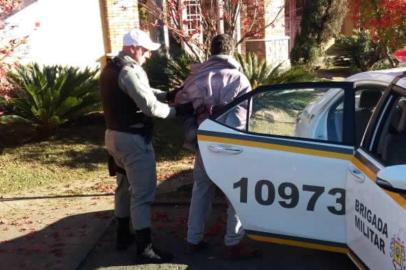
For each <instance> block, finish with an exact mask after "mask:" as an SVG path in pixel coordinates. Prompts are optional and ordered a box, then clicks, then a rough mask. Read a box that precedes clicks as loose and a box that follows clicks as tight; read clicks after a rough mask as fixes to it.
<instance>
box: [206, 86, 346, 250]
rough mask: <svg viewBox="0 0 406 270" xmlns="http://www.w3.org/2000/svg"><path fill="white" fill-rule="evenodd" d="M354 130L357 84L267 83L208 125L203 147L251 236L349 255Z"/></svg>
mask: <svg viewBox="0 0 406 270" xmlns="http://www.w3.org/2000/svg"><path fill="white" fill-rule="evenodd" d="M326 95H329V96H328V98H327V99H326V98H324V99H323V97H326ZM320 100H323V102H324V103H323V104H320ZM314 106H318V107H319V108H318V110H319V111H320V113H319V114H313V113H310V112H314ZM326 108H329V109H328V110H327V111H324V110H325V109H326ZM344 123H345V124H344ZM306 127H308V129H309V130H307V132H304V131H306ZM353 127H354V94H353V85H352V83H347V82H329V83H298V84H286V85H275V86H265V87H260V88H258V89H256V90H254V91H252V92H250V93H248V94H246V95H244V96H242V97H239V98H238V99H236V100H235V101H233V102H232V103H231V104H229V105H228V106H227V107H226V108H225V109H224V111H223V113H220V114H219V115H217V116H214V117H212V118H211V119H207V120H205V121H204V122H203V123H202V124H201V125H200V127H199V131H198V141H199V150H200V152H201V155H202V159H203V163H204V166H205V169H206V171H207V174H208V175H209V177H210V179H211V180H212V181H213V182H214V183H215V184H216V185H217V186H218V187H219V188H220V189H221V190H222V191H223V192H224V194H225V195H226V197H227V198H228V199H229V201H230V202H231V204H232V205H233V207H234V208H235V210H236V212H237V214H238V215H239V217H240V219H241V222H242V225H243V227H244V229H245V230H246V231H247V233H248V236H250V237H251V238H253V239H256V240H261V241H268V242H273V243H282V244H288V245H294V246H301V247H309V248H315V249H322V250H329V251H335V252H342V253H345V252H347V251H348V249H347V246H346V240H347V239H346V226H345V224H346V223H345V222H346V220H345V209H346V207H345V202H346V199H345V198H346V192H345V186H346V176H347V169H348V166H349V164H350V160H351V159H352V157H353V152H354V128H353Z"/></svg>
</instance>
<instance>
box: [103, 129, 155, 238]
mask: <svg viewBox="0 0 406 270" xmlns="http://www.w3.org/2000/svg"><path fill="white" fill-rule="evenodd" d="M105 143H106V148H107V151H108V152H109V153H110V155H112V156H113V157H114V160H115V162H116V163H117V165H118V166H120V167H122V168H124V169H125V171H126V174H127V176H125V175H122V174H120V173H118V174H117V188H116V193H115V215H116V217H118V218H121V217H128V216H130V217H131V222H132V225H133V228H134V229H135V230H141V229H144V228H149V227H151V203H152V202H153V200H154V198H155V190H156V163H155V153H154V149H153V147H152V144H151V143H148V144H147V143H145V140H144V138H143V137H142V136H140V135H136V134H129V133H124V132H118V131H113V130H106V133H105Z"/></svg>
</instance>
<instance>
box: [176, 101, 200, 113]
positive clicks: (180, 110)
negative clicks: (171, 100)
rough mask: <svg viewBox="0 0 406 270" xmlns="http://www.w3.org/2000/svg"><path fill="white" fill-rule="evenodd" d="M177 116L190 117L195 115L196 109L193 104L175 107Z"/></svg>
mask: <svg viewBox="0 0 406 270" xmlns="http://www.w3.org/2000/svg"><path fill="white" fill-rule="evenodd" d="M175 110H176V116H188V115H193V113H194V111H195V109H194V108H193V104H192V102H189V103H185V104H180V105H178V106H175Z"/></svg>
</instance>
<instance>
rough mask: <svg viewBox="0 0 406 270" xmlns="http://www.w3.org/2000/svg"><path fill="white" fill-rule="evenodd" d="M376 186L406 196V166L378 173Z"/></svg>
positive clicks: (390, 167) (397, 166)
mask: <svg viewBox="0 0 406 270" xmlns="http://www.w3.org/2000/svg"><path fill="white" fill-rule="evenodd" d="M376 184H377V185H378V186H380V187H382V188H384V189H387V190H390V191H394V192H399V193H404V194H406V165H395V166H389V167H386V168H384V169H382V170H381V171H379V172H378V177H377V179H376Z"/></svg>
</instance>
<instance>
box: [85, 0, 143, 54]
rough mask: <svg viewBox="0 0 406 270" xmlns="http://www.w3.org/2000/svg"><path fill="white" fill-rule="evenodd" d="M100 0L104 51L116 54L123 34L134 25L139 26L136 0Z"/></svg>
mask: <svg viewBox="0 0 406 270" xmlns="http://www.w3.org/2000/svg"><path fill="white" fill-rule="evenodd" d="M86 1H88V0H86ZM100 1H101V10H102V16H103V18H104V22H103V23H104V29H105V30H104V35H105V44H106V53H111V54H116V53H117V52H119V51H120V50H121V48H122V45H123V42H122V38H123V35H124V34H125V33H126V32H128V31H130V30H131V29H133V28H134V27H139V15H138V1H137V0H100Z"/></svg>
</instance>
